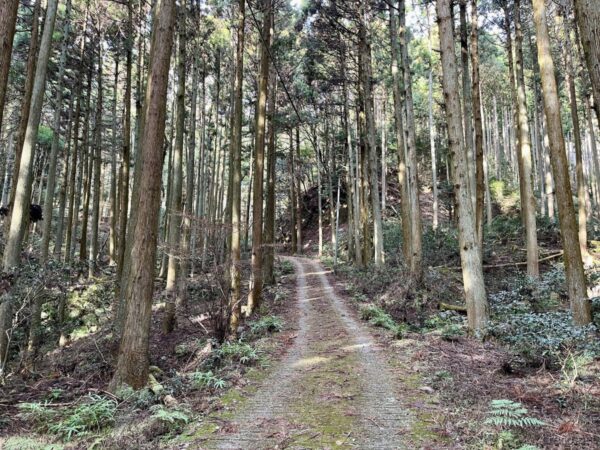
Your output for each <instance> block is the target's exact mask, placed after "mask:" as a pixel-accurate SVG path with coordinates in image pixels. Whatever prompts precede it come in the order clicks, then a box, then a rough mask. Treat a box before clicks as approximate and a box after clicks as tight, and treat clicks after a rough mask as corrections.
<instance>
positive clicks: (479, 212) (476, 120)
mask: <svg viewBox="0 0 600 450" xmlns="http://www.w3.org/2000/svg"><path fill="white" fill-rule="evenodd" d="M477 16H478V15H477V0H471V73H472V76H471V100H472V105H473V124H474V130H475V185H474V186H475V228H476V230H477V238H478V241H479V248H480V249H482V250H483V208H484V200H485V181H484V173H483V120H482V115H481V95H480V92H479V90H480V82H479V27H478V22H477Z"/></svg>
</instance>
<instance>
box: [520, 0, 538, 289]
mask: <svg viewBox="0 0 600 450" xmlns="http://www.w3.org/2000/svg"><path fill="white" fill-rule="evenodd" d="M515 54H516V96H515V98H516V100H517V132H518V133H519V139H518V144H519V148H518V152H517V162H518V165H519V177H520V179H519V181H520V183H519V186H520V188H521V208H522V210H523V211H522V214H521V215H522V218H523V225H524V228H525V246H526V247H527V275H529V276H530V277H532V278H538V277H539V276H540V271H539V264H538V243H537V224H536V218H535V214H536V206H535V195H534V193H533V181H532V170H533V164H532V161H531V136H530V131H529V118H528V115H527V94H526V92H525V74H524V69H523V31H522V24H521V1H520V0H516V1H515Z"/></svg>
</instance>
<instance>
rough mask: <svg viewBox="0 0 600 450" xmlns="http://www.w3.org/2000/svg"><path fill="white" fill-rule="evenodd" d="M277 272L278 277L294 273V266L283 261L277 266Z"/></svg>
mask: <svg viewBox="0 0 600 450" xmlns="http://www.w3.org/2000/svg"><path fill="white" fill-rule="evenodd" d="M277 270H278V271H279V274H280V275H290V274H292V273H294V264H292V263H291V262H290V261H288V260H286V259H284V260H282V261H281V262H280V263H279V264H278V265H277Z"/></svg>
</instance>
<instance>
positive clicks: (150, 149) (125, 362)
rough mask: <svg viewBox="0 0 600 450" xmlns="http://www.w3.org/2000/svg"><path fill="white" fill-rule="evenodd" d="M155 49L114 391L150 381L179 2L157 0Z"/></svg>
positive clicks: (153, 34) (154, 23) (151, 51)
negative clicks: (166, 136)
mask: <svg viewBox="0 0 600 450" xmlns="http://www.w3.org/2000/svg"><path fill="white" fill-rule="evenodd" d="M154 8H155V10H154V11H155V12H154V21H153V31H152V38H151V47H150V67H149V72H148V82H147V88H146V100H145V105H144V114H143V122H142V128H143V129H142V133H141V137H142V142H141V145H140V151H142V152H143V154H144V157H143V158H142V162H143V166H142V167H141V168H140V178H139V180H140V181H139V183H140V186H139V189H140V191H141V192H144V195H140V196H139V205H138V209H139V211H144V212H145V213H144V214H140V215H139V216H138V217H137V220H136V221H135V229H134V230H133V232H132V238H133V243H132V246H131V252H132V254H131V268H130V270H129V271H128V276H129V277H130V280H129V282H128V283H127V288H126V293H125V299H126V301H125V305H126V314H125V322H124V327H123V336H122V338H121V343H120V347H119V357H118V361H117V366H116V370H115V373H114V376H113V379H112V381H111V385H110V388H111V389H112V390H113V391H115V390H116V389H117V388H118V387H119V386H121V385H123V384H126V385H129V386H131V387H133V388H134V389H140V388H142V387H143V386H145V385H146V383H147V381H148V368H149V333H150V322H151V317H152V293H153V290H154V289H153V288H154V268H155V259H156V241H157V232H158V209H159V206H160V186H161V178H162V166H163V146H162V143H163V141H164V132H165V116H166V101H167V85H168V81H169V66H170V62H171V49H172V46H173V31H174V28H175V16H176V11H175V0H157V2H156V4H155V6H154Z"/></svg>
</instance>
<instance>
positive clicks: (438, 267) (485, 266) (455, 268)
mask: <svg viewBox="0 0 600 450" xmlns="http://www.w3.org/2000/svg"><path fill="white" fill-rule="evenodd" d="M563 253H564V252H563V251H560V252H558V253H555V254H553V255H550V256H546V257H545V258H541V259H538V262H539V263H541V262H544V261H549V260H551V259H554V258H558V257H559V256H562V255H563ZM526 265H527V261H520V262H510V263H502V264H484V265H483V269H484V270H485V269H499V268H501V267H511V266H526ZM432 269H448V270H461V269H462V267H460V266H452V267H448V266H436V267H432Z"/></svg>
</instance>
